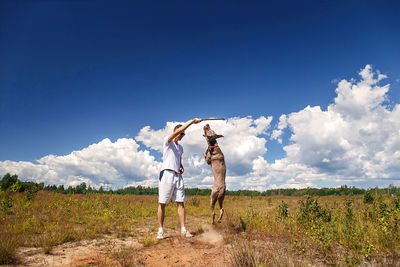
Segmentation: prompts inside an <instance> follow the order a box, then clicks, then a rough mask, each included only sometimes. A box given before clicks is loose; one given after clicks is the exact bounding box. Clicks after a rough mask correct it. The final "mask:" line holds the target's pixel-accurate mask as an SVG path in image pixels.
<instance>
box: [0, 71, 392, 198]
mask: <svg viewBox="0 0 400 267" xmlns="http://www.w3.org/2000/svg"><path fill="white" fill-rule="evenodd" d="M359 75H360V78H359V79H358V80H356V79H350V80H344V79H343V80H341V81H339V80H338V81H337V83H336V84H337V88H336V90H335V92H336V94H337V95H336V97H335V98H334V99H333V102H332V103H331V104H330V105H328V107H327V108H326V110H323V109H322V108H321V107H320V106H314V107H311V106H307V107H305V108H304V109H302V110H299V111H295V112H292V113H289V114H282V115H281V116H280V117H279V121H278V123H277V125H276V126H275V127H273V128H271V122H272V117H271V116H265V117H264V116H260V117H258V118H253V117H251V116H248V117H235V118H228V119H227V120H225V121H213V122H210V125H211V128H212V129H213V130H214V131H215V132H216V133H218V134H222V135H224V137H223V138H220V139H218V142H219V145H220V147H221V149H222V150H223V152H224V154H225V160H226V165H227V177H226V182H227V187H228V189H256V190H265V189H268V188H287V187H290V188H304V187H322V186H330V187H333V186H337V185H342V184H348V185H358V186H364V187H368V186H370V185H374V186H375V185H379V183H380V182H383V183H384V184H383V185H387V184H389V183H394V184H396V185H399V184H398V183H396V180H398V179H399V178H400V105H399V104H396V105H393V107H389V106H388V105H386V102H387V100H388V99H387V97H388V96H387V93H388V91H389V89H390V85H389V84H383V85H382V84H381V83H383V81H384V80H385V78H386V76H385V75H383V74H381V73H380V72H379V71H374V70H373V68H372V67H371V66H370V65H367V66H365V68H363V69H362V70H361V71H360V72H359ZM178 123H179V124H183V123H184V122H166V124H165V127H163V128H161V129H153V128H152V127H151V126H145V127H143V128H142V129H141V130H140V131H139V133H137V135H136V136H135V138H121V139H118V140H116V141H115V142H112V141H110V140H109V139H104V140H102V141H101V142H99V143H96V144H93V145H90V146H88V147H86V148H84V149H82V150H79V151H74V152H72V153H71V154H69V155H65V156H55V155H48V156H46V157H43V158H41V159H39V160H38V161H36V162H15V161H3V162H0V175H1V174H5V173H6V172H10V173H16V174H18V175H19V176H20V177H21V178H23V179H33V180H35V181H38V182H41V181H43V182H45V183H47V184H65V185H76V184H79V183H81V182H86V183H88V184H91V185H96V186H99V185H101V184H111V185H112V186H113V187H121V186H125V185H135V186H136V185H142V186H157V183H158V179H157V178H158V173H159V171H160V167H161V158H160V155H161V154H162V140H163V138H164V137H165V136H167V135H169V134H171V133H172V131H173V128H174V127H175V125H176V124H178ZM204 124H205V123H201V124H196V125H192V126H191V127H190V128H188V129H187V131H186V136H185V138H183V140H182V145H183V147H184V154H183V165H184V166H185V174H184V179H185V184H186V186H187V187H200V188H210V187H211V186H212V184H213V174H212V172H211V168H210V166H208V165H207V164H206V162H205V160H204V158H203V156H202V153H203V152H204V151H205V150H206V148H207V144H206V141H205V139H204V138H203V130H202V127H203V126H204ZM269 140H276V141H277V142H278V143H279V144H283V143H284V144H285V145H282V148H283V150H284V151H285V152H286V156H285V157H284V158H281V159H276V160H274V161H273V162H267V161H266V159H265V155H266V153H268V150H267V147H268V144H269V143H268V142H269ZM283 141H285V142H283ZM141 148H142V149H141Z"/></svg>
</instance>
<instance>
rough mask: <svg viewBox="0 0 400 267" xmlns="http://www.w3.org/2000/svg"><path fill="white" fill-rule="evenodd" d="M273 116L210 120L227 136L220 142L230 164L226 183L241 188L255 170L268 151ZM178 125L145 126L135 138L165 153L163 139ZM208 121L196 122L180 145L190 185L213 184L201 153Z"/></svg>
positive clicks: (204, 149)
mask: <svg viewBox="0 0 400 267" xmlns="http://www.w3.org/2000/svg"><path fill="white" fill-rule="evenodd" d="M271 121H272V117H267V118H266V117H264V116H260V117H259V118H256V119H253V118H252V117H244V118H239V117H236V118H229V119H227V120H225V121H214V122H211V123H210V126H211V128H212V129H213V130H214V131H215V132H216V133H218V134H222V135H224V137H223V138H220V139H218V143H219V145H220V147H221V149H222V151H223V153H224V155H225V158H226V164H227V182H231V184H230V186H231V188H238V186H239V185H240V183H241V182H240V181H239V180H240V179H239V178H237V177H241V178H244V177H246V175H247V174H249V173H250V172H251V171H252V166H253V161H254V160H255V159H257V158H258V157H259V156H263V155H264V154H265V153H266V152H267V148H266V142H267V131H268V129H269V127H270V124H271ZM176 124H183V122H168V123H167V124H166V126H165V127H164V128H163V129H158V130H153V129H151V127H149V126H146V127H144V128H143V129H142V130H141V131H140V132H139V134H138V135H137V136H136V137H135V139H136V140H137V141H140V142H142V143H143V144H144V145H146V146H147V147H149V148H150V149H154V150H157V151H159V152H160V153H161V152H162V147H161V144H162V139H163V138H164V136H167V135H169V134H171V133H172V131H173V128H174V127H175V125H176ZM204 124H205V123H201V124H195V125H192V126H190V127H189V128H188V129H187V130H186V136H185V138H183V139H182V142H181V144H182V145H183V148H184V154H183V165H184V166H186V167H185V180H186V183H187V185H188V186H192V187H193V186H198V187H208V188H209V187H211V186H212V183H213V178H212V177H213V176H212V172H211V168H210V166H208V165H207V163H206V162H205V160H204V157H203V155H202V153H203V152H205V151H206V149H207V143H206V141H205V139H204V138H203V126H204Z"/></svg>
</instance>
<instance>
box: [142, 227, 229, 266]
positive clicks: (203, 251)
mask: <svg viewBox="0 0 400 267" xmlns="http://www.w3.org/2000/svg"><path fill="white" fill-rule="evenodd" d="M140 255H141V262H142V263H143V264H144V265H145V266H223V265H224V262H225V257H224V245H223V237H222V235H221V234H220V233H219V232H218V231H217V230H215V229H214V228H212V227H207V228H206V229H204V233H202V234H200V235H197V236H194V237H193V238H182V237H179V236H172V237H169V238H166V239H165V240H162V241H161V242H159V243H158V244H156V245H155V246H151V247H149V248H147V249H144V250H142V251H141V253H140Z"/></svg>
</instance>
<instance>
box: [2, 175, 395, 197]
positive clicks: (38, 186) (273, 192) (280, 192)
mask: <svg viewBox="0 0 400 267" xmlns="http://www.w3.org/2000/svg"><path fill="white" fill-rule="evenodd" d="M0 189H1V190H2V191H11V192H25V191H28V192H37V191H40V190H44V191H52V192H56V193H61V194H117V195H157V194H158V188H157V187H144V186H140V185H138V186H128V187H125V188H121V189H116V190H113V189H108V188H104V187H102V186H100V187H99V188H95V187H92V186H90V185H89V186H88V185H87V184H86V183H84V182H83V183H81V184H79V185H76V186H68V187H65V186H64V185H58V186H57V185H45V184H44V183H35V182H31V181H28V182H23V181H21V180H19V179H18V175H15V174H14V175H11V174H9V173H7V174H5V175H4V176H3V178H2V179H1V180H0ZM371 190H374V191H375V192H376V193H383V194H394V195H400V187H396V186H394V185H389V186H388V187H387V188H377V187H375V188H369V189H363V188H357V187H354V186H351V187H349V186H347V185H342V186H340V187H337V188H304V189H295V188H286V189H268V190H265V191H262V192H260V191H255V190H227V191H226V195H228V196H305V195H308V196H331V195H335V196H343V195H344V196H352V195H362V194H365V193H367V192H369V191H371ZM185 193H186V195H189V196H208V195H210V194H211V189H201V188H186V189H185Z"/></svg>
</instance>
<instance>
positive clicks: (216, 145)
mask: <svg viewBox="0 0 400 267" xmlns="http://www.w3.org/2000/svg"><path fill="white" fill-rule="evenodd" d="M216 147H218V144H215V146H208V148H216Z"/></svg>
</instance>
